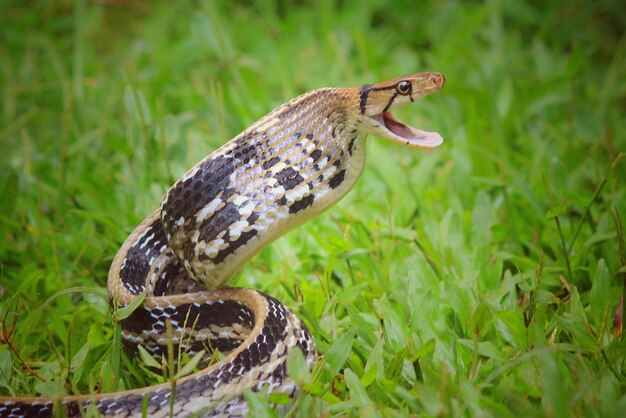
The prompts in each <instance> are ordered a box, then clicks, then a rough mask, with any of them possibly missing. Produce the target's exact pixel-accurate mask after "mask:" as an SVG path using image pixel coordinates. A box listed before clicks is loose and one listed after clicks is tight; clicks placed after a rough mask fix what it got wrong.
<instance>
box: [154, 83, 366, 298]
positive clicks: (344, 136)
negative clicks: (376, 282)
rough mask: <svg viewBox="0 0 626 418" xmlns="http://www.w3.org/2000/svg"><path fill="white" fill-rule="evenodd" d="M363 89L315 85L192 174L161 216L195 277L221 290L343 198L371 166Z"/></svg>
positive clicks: (180, 183)
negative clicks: (268, 248) (361, 116)
mask: <svg viewBox="0 0 626 418" xmlns="http://www.w3.org/2000/svg"><path fill="white" fill-rule="evenodd" d="M358 106H359V90H358V89H351V88H326V89H318V90H314V91H311V92H309V93H306V94H304V95H302V96H300V97H297V98H295V99H293V100H291V101H289V102H287V103H285V104H284V105H282V106H280V107H278V108H277V109H275V110H274V111H272V112H271V113H269V114H268V115H266V116H265V117H263V118H261V119H260V120H259V121H257V122H256V123H254V124H253V125H252V126H251V127H250V128H248V129H246V130H245V131H243V132H242V133H241V134H239V135H238V136H236V137H235V138H233V139H232V140H230V141H229V142H227V143H226V144H224V145H223V146H222V147H221V148H219V149H218V150H216V151H215V152H213V153H212V154H210V155H209V156H207V157H206V158H205V159H204V160H202V161H200V162H199V163H198V164H196V165H195V166H194V167H193V168H192V169H191V170H189V171H188V172H187V173H186V174H185V175H184V176H183V177H182V178H181V179H180V180H179V181H178V182H176V184H174V186H172V188H171V189H170V190H169V191H168V193H167V194H166V195H165V196H164V198H163V200H162V202H161V220H162V224H163V228H164V230H165V233H166V235H167V238H168V242H169V245H170V247H171V248H172V250H173V251H174V254H176V256H177V257H178V258H179V259H180V260H181V262H182V263H183V265H184V267H185V269H186V270H187V272H188V273H189V274H190V276H191V277H192V278H193V279H195V280H196V281H199V282H203V283H204V285H205V286H207V287H209V288H218V287H220V286H222V285H223V284H224V283H225V282H226V281H228V279H229V278H230V277H231V276H232V275H233V274H234V273H235V271H236V270H237V268H238V266H240V265H241V264H242V263H243V262H245V261H246V260H248V259H249V258H250V257H252V256H253V255H254V254H255V253H257V252H258V251H259V250H260V249H261V248H262V247H263V246H265V245H266V244H267V243H268V242H270V241H272V240H274V239H276V238H278V237H279V236H281V235H283V234H284V233H285V232H287V231H288V230H290V229H292V228H295V227H296V226H298V225H300V224H302V223H303V222H305V221H307V220H308V219H310V218H311V217H312V216H314V215H316V214H318V213H320V212H322V211H323V210H325V209H326V208H328V207H329V206H331V205H332V204H333V203H335V202H337V201H338V200H339V199H341V198H342V197H343V196H344V195H345V194H346V193H347V192H348V191H349V190H350V189H351V187H352V186H353V185H354V183H355V182H356V180H357V179H358V177H359V175H360V173H361V171H362V168H363V165H364V162H365V153H364V146H365V138H366V136H367V134H366V132H364V131H362V130H360V129H359V120H358V116H357V115H358Z"/></svg>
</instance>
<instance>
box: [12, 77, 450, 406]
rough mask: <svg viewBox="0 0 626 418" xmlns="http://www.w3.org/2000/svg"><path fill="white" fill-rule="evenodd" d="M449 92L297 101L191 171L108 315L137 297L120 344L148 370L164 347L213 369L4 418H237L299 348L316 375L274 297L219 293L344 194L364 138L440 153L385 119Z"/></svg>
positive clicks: (123, 255) (424, 88)
mask: <svg viewBox="0 0 626 418" xmlns="http://www.w3.org/2000/svg"><path fill="white" fill-rule="evenodd" d="M444 84H445V78H444V77H443V76H442V75H441V74H439V73H434V72H428V73H416V74H412V75H407V76H403V77H399V78H397V79H393V80H390V81H385V82H382V83H378V84H374V85H365V86H361V87H354V88H322V89H317V90H313V91H311V92H308V93H305V94H303V95H301V96H299V97H297V98H295V99H292V100H291V101H289V102H287V103H285V104H283V105H281V106H279V107H278V108H276V109H274V110H273V111H272V112H270V113H269V114H268V115H266V116H265V117H263V118H261V119H260V120H258V121H257V122H256V123H254V124H253V125H251V126H250V127H249V128H247V129H246V130H244V131H243V132H242V133H241V134H239V135H238V136H236V137H235V138H233V139H232V140H230V141H229V142H227V143H226V144H224V145H223V146H222V147H220V148H219V149H217V150H216V151H214V152H213V153H211V154H210V155H208V156H207V157H206V158H204V159H203V160H202V161H200V162H199V163H198V164H196V165H195V166H194V167H192V168H191V169H190V170H189V171H188V172H187V173H186V174H184V175H183V176H182V177H181V178H180V179H179V180H178V181H177V182H176V183H175V184H174V185H173V186H172V187H171V188H170V189H169V190H168V192H167V193H166V194H165V196H164V197H163V199H162V201H161V205H160V207H159V208H158V209H157V210H155V211H154V212H153V213H152V214H151V215H149V216H148V217H147V218H146V219H145V220H144V221H143V222H142V223H141V224H140V225H139V226H138V227H137V228H136V229H135V230H134V231H133V232H132V233H131V235H130V236H129V237H128V238H127V240H126V241H125V242H124V244H123V245H122V247H121V249H120V250H119V252H118V253H117V255H116V257H115V259H114V261H113V263H112V265H111V268H110V271H109V277H108V289H109V297H110V298H111V302H112V305H113V306H116V307H123V306H127V305H129V304H131V303H132V302H133V300H134V299H135V298H137V297H139V295H145V299H144V300H143V303H142V304H141V305H140V306H139V307H138V308H137V309H136V310H135V311H134V312H133V313H132V314H131V315H130V316H129V317H127V318H125V319H123V320H122V321H121V325H122V339H123V343H124V345H125V346H126V347H127V348H128V349H129V350H131V351H132V350H136V349H137V348H136V347H137V345H141V346H142V347H144V349H145V350H147V351H148V352H149V353H150V354H152V355H153V357H154V358H155V359H157V360H160V359H161V357H162V356H165V357H166V358H167V352H168V345H169V346H170V347H173V349H174V352H175V353H179V352H180V351H184V352H185V353H187V354H188V355H190V356H191V355H194V354H195V353H198V352H200V351H201V350H205V351H208V352H213V351H215V350H218V351H219V352H221V353H224V354H225V357H224V358H223V359H222V360H221V361H219V362H217V363H215V364H211V365H209V366H207V367H204V368H203V369H201V370H200V371H198V372H196V373H193V374H191V375H188V376H185V377H183V378H180V379H178V380H176V381H175V384H172V383H165V384H160V385H155V386H149V387H145V388H139V389H134V390H127V391H122V392H115V393H109V394H97V395H80V396H69V397H64V398H58V399H51V398H43V397H30V398H10V397H0V417H24V416H52V414H53V412H54V413H57V412H58V411H60V412H62V413H64V414H65V415H67V416H82V415H83V414H84V413H85V412H86V411H88V410H89V409H97V410H98V411H99V413H100V414H102V415H104V416H119V417H130V416H142V415H145V416H151V417H166V416H176V417H183V416H189V415H191V414H194V415H196V414H198V415H199V416H244V415H246V414H247V412H248V406H247V404H246V402H245V399H244V397H243V395H242V392H243V391H244V390H247V389H249V390H252V391H256V392H260V391H263V390H267V391H269V392H280V393H284V394H286V395H288V396H293V395H294V394H295V392H296V389H297V388H296V387H295V385H294V383H293V381H292V380H291V378H290V377H289V376H288V374H287V371H286V360H287V357H288V356H289V354H290V353H291V352H292V351H293V350H301V351H302V353H303V354H304V357H305V360H306V363H307V365H308V367H309V368H311V367H312V365H313V362H314V359H315V355H316V351H315V344H314V341H313V338H312V336H311V334H310V332H309V331H308V330H307V328H306V326H305V325H304V323H303V322H302V321H301V320H300V319H299V318H298V317H297V316H296V315H295V314H294V313H293V312H292V311H291V310H290V309H289V308H287V307H285V306H284V305H282V304H281V303H280V302H278V301H277V300H276V299H273V298H272V297H270V296H268V295H265V294H263V293H261V292H257V291H254V290H251V289H244V288H223V285H224V284H226V283H227V281H228V280H229V279H230V278H231V277H232V276H233V274H234V273H235V272H236V271H237V270H238V269H239V268H240V267H241V265H242V264H244V263H245V262H246V261H247V260H248V259H249V258H250V257H252V256H253V255H254V254H256V253H257V252H258V251H259V250H260V249H261V248H263V247H264V246H266V245H267V244H268V243H270V242H271V241H273V240H275V239H276V238H278V237H280V236H281V235H283V234H284V233H285V232H287V231H288V230H290V229H292V228H294V227H296V226H298V225H300V224H302V223H303V222H305V221H307V220H308V219H310V218H311V217H313V216H315V215H317V214H319V213H321V212H323V211H324V210H325V209H327V208H328V207H329V206H331V205H332V204H334V203H336V202H337V201H338V200H340V199H341V198H342V197H343V196H344V195H345V194H346V193H347V192H348V191H349V190H350V189H351V187H352V186H353V185H354V183H355V182H356V181H357V179H358V177H359V175H360V173H361V171H362V169H363V166H364V163H365V138H366V136H367V135H368V134H372V133H373V134H376V135H378V136H381V137H384V138H387V139H389V140H392V141H394V142H399V143H402V144H404V145H410V146H414V147H423V148H429V147H435V146H438V145H439V144H440V143H441V141H442V140H441V137H440V136H439V135H438V134H436V133H432V132H425V131H420V130H417V129H415V128H412V127H410V126H407V125H404V124H403V123H402V122H400V121H399V120H397V119H396V118H395V117H394V116H393V115H392V114H391V113H390V112H391V110H393V109H395V108H397V107H399V106H402V105H404V104H407V103H411V102H413V101H414V100H415V99H416V98H419V97H422V96H425V95H427V94H430V93H432V92H436V91H438V90H440V89H441V88H442V87H443V85H444ZM207 289H208V290H207ZM168 328H169V331H168Z"/></svg>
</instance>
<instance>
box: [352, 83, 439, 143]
mask: <svg viewBox="0 0 626 418" xmlns="http://www.w3.org/2000/svg"><path fill="white" fill-rule="evenodd" d="M445 84H446V78H445V77H444V76H443V74H439V73H436V72H423V73H416V74H409V75H405V76H402V77H398V78H396V79H393V80H389V81H383V82H381V83H378V84H371V85H365V86H363V87H361V92H360V102H359V106H360V115H361V117H360V118H359V121H360V122H361V126H362V127H363V128H364V129H365V130H367V131H368V133H371V134H374V135H378V136H380V137H383V138H387V139H389V140H391V141H394V142H398V143H401V144H404V145H409V146H414V147H419V148H434V147H436V146H439V145H441V143H442V142H443V138H442V137H441V135H439V134H438V133H436V132H427V131H422V130H419V129H416V128H413V127H411V126H408V125H405V124H404V123H402V122H401V121H399V120H398V119H396V118H395V117H394V116H393V114H392V113H391V111H392V110H394V109H397V108H399V107H401V106H404V105H405V104H408V103H412V102H414V101H415V100H416V99H419V98H422V97H424V96H426V95H429V94H431V93H435V92H437V91H439V90H441V89H442V88H443V86H444V85H445Z"/></svg>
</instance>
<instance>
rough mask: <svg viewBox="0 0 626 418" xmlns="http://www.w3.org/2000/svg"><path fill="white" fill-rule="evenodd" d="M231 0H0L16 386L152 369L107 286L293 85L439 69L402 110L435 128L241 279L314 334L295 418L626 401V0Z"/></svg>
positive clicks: (1, 227)
mask: <svg viewBox="0 0 626 418" xmlns="http://www.w3.org/2000/svg"><path fill="white" fill-rule="evenodd" d="M238 3H245V4H236V3H235V2H233V3H232V4H231V3H230V2H217V1H215V2H210V1H200V2H189V3H188V2H148V1H135V2H128V4H126V2H118V1H97V2H87V1H81V0H76V1H74V2H72V1H61V2H55V1H52V2H47V1H29V2H22V1H9V2H3V4H2V6H0V7H1V9H0V13H1V20H2V22H3V23H2V28H1V29H0V36H1V38H0V74H1V77H2V81H1V83H0V107H1V110H0V112H1V114H0V120H1V123H0V149H1V156H0V168H1V170H0V286H1V287H0V291H1V292H2V295H1V296H0V318H3V323H2V324H1V325H2V341H1V343H2V345H0V395H26V394H43V395H58V394H65V393H90V392H93V391H96V390H100V389H102V390H107V391H110V390H117V389H120V388H129V387H136V386H141V385H144V384H146V383H149V382H154V381H155V380H158V377H155V376H153V375H151V374H150V373H149V372H147V371H145V370H144V367H143V366H142V365H141V364H140V362H139V361H137V360H136V359H129V358H127V357H126V356H125V355H123V354H122V355H121V359H120V357H119V346H118V345H116V344H111V341H114V340H115V339H114V328H113V325H112V322H111V315H110V312H109V309H108V305H107V300H106V297H105V296H104V295H105V285H106V275H107V271H108V268H109V265H110V263H111V261H112V258H113V256H114V255H115V253H116V251H117V249H118V248H119V246H120V244H121V242H122V241H123V240H124V239H125V237H126V236H127V235H128V233H129V232H130V231H131V230H132V228H133V227H134V226H135V225H136V224H137V223H138V222H139V221H141V219H143V217H144V216H145V215H147V214H148V213H149V212H150V211H151V210H152V209H153V208H154V207H156V205H157V204H158V202H159V200H160V198H161V196H162V194H163V193H164V191H165V190H166V188H167V187H168V185H170V184H171V183H172V182H173V181H174V180H175V179H176V178H177V177H178V176H179V175H181V174H182V173H183V172H184V171H185V170H186V169H187V168H188V167H190V166H191V165H192V164H193V163H195V162H196V161H197V160H199V159H201V158H202V157H203V156H204V155H206V154H207V153H209V152H210V151H211V150H213V149H215V148H216V147H217V146H218V145H220V144H221V143H223V142H225V141H226V140H227V139H229V138H231V137H232V136H234V135H235V134H236V133H238V132H239V131H241V130H242V129H243V128H245V127H246V126H247V125H249V124H250V123H251V122H253V121H254V120H256V119H257V118H259V117H260V116H262V115H264V114H265V113H266V112H268V111H269V110H271V109H272V108H274V107H275V106H276V105H278V104H280V103H282V102H284V101H286V100H287V99H289V98H291V97H293V96H295V95H297V94H299V93H301V92H304V91H307V90H310V89H313V88H316V87H321V86H327V85H360V84H362V83H372V82H376V81H380V80H384V79H388V78H392V77H395V76H397V75H400V74H403V73H409V72H416V71H421V70H426V69H431V70H436V71H440V72H442V73H444V74H445V75H446V76H447V78H448V84H447V86H446V88H445V89H444V90H443V91H442V92H441V93H439V94H437V95H435V96H432V97H429V98H428V99H426V100H424V101H423V102H421V103H419V104H416V105H414V106H410V107H409V108H407V109H406V110H404V111H403V112H400V113H399V116H400V117H401V118H403V119H405V120H407V121H409V123H410V124H412V125H414V126H418V127H422V128H424V129H430V130H437V131H439V132H440V133H441V134H442V135H443V136H444V138H445V139H446V142H445V143H444V145H443V146H441V147H440V148H438V149H437V150H434V151H430V152H419V151H415V150H407V149H404V148H402V147H399V146H396V145H393V144H389V143H385V142H383V141H382V140H380V139H378V138H370V140H369V142H368V145H367V146H368V154H369V161H368V163H367V166H366V169H365V172H364V174H363V177H362V178H361V180H360V182H359V183H358V185H357V186H356V188H355V190H354V191H353V192H352V193H351V194H350V195H349V196H348V197H347V198H346V199H345V200H344V201H342V202H341V203H340V204H339V205H337V206H336V207H334V208H333V209H331V210H330V211H329V212H327V213H326V214H324V215H323V216H320V217H318V218H317V219H315V220H314V221H312V222H311V223H309V224H307V225H305V226H304V227H302V228H299V229H298V230H296V231H294V232H292V233H290V234H288V235H287V236H286V237H284V238H282V239H280V240H279V241H277V242H275V243H274V244H273V245H272V246H270V247H268V248H266V249H264V250H263V251H262V252H261V253H260V254H259V255H258V256H256V257H255V258H254V259H253V260H252V261H251V262H250V263H248V265H246V266H245V267H244V268H243V271H242V274H241V275H240V277H239V279H238V281H237V285H240V286H250V287H254V288H258V289H261V290H264V291H266V292H268V293H270V294H271V295H273V296H275V297H277V298H278V299H279V300H281V301H283V302H285V303H286V304H287V305H289V306H291V307H292V308H293V309H294V310H295V311H296V312H297V313H298V314H299V315H300V316H301V317H302V318H303V319H304V320H305V321H306V323H307V324H308V325H309V326H310V328H311V330H312V332H313V334H314V336H315V339H316V342H317V345H318V348H319V351H320V361H319V364H318V366H317V367H316V369H315V372H314V374H313V376H312V377H310V378H307V377H306V376H304V377H302V378H301V380H303V381H304V382H305V383H306V382H308V383H307V384H306V387H305V388H306V395H304V396H303V397H301V398H300V399H299V404H298V405H299V409H298V412H296V415H298V416H312V415H320V414H323V415H325V416H336V415H364V416H409V415H420V416H426V417H429V416H485V417H489V416H494V417H507V416H508V417H515V416H548V417H566V416H588V417H604V416H616V417H617V416H624V414H626V364H625V354H626V341H625V340H624V338H622V337H621V336H619V332H618V329H614V324H615V325H616V326H617V328H619V327H620V326H621V322H620V320H619V315H618V314H616V311H617V307H618V304H619V300H620V297H621V296H622V295H623V292H624V281H625V280H626V269H625V268H624V267H623V266H625V265H626V259H625V258H626V256H625V254H624V237H623V234H622V232H621V229H620V228H622V225H624V223H625V219H626V162H624V161H622V159H621V157H622V156H623V154H621V152H624V151H625V150H626V135H625V133H624V126H625V124H626V76H625V75H626V71H625V70H624V69H625V68H626V38H625V37H624V27H625V26H626V14H625V12H624V8H623V7H621V6H620V5H619V2H617V1H616V2H611V1H603V2H602V1H600V2H587V1H584V0H574V1H567V2H566V1H563V2H560V1H555V0H546V1H542V2H537V1H534V2H531V4H528V3H527V2H524V1H521V0H509V1H506V2H498V1H489V2H485V3H480V2H455V1H444V2H439V1H421V2H416V3H415V4H413V3H412V2H409V1H399V2H391V1H363V0H346V1H342V2H331V1H323V2H319V3H314V2H295V1H294V2H291V1H275V2H264V1H248V2H238ZM614 321H615V322H614ZM120 363H121V364H120ZM258 404H263V402H259V403H258ZM255 411H256V412H257V413H258V414H260V415H263V414H265V413H267V410H265V409H264V408H261V407H257V409H255ZM270 413H271V412H270Z"/></svg>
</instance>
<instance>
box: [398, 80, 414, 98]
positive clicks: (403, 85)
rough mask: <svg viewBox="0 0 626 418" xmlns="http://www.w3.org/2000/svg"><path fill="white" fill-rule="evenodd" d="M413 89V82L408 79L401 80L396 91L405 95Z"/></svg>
mask: <svg viewBox="0 0 626 418" xmlns="http://www.w3.org/2000/svg"><path fill="white" fill-rule="evenodd" d="M411 89H412V86H411V83H410V82H408V81H406V80H403V81H400V82H399V83H398V84H396V91H397V92H398V93H399V94H401V95H403V96H406V95H408V94H410V93H411Z"/></svg>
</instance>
